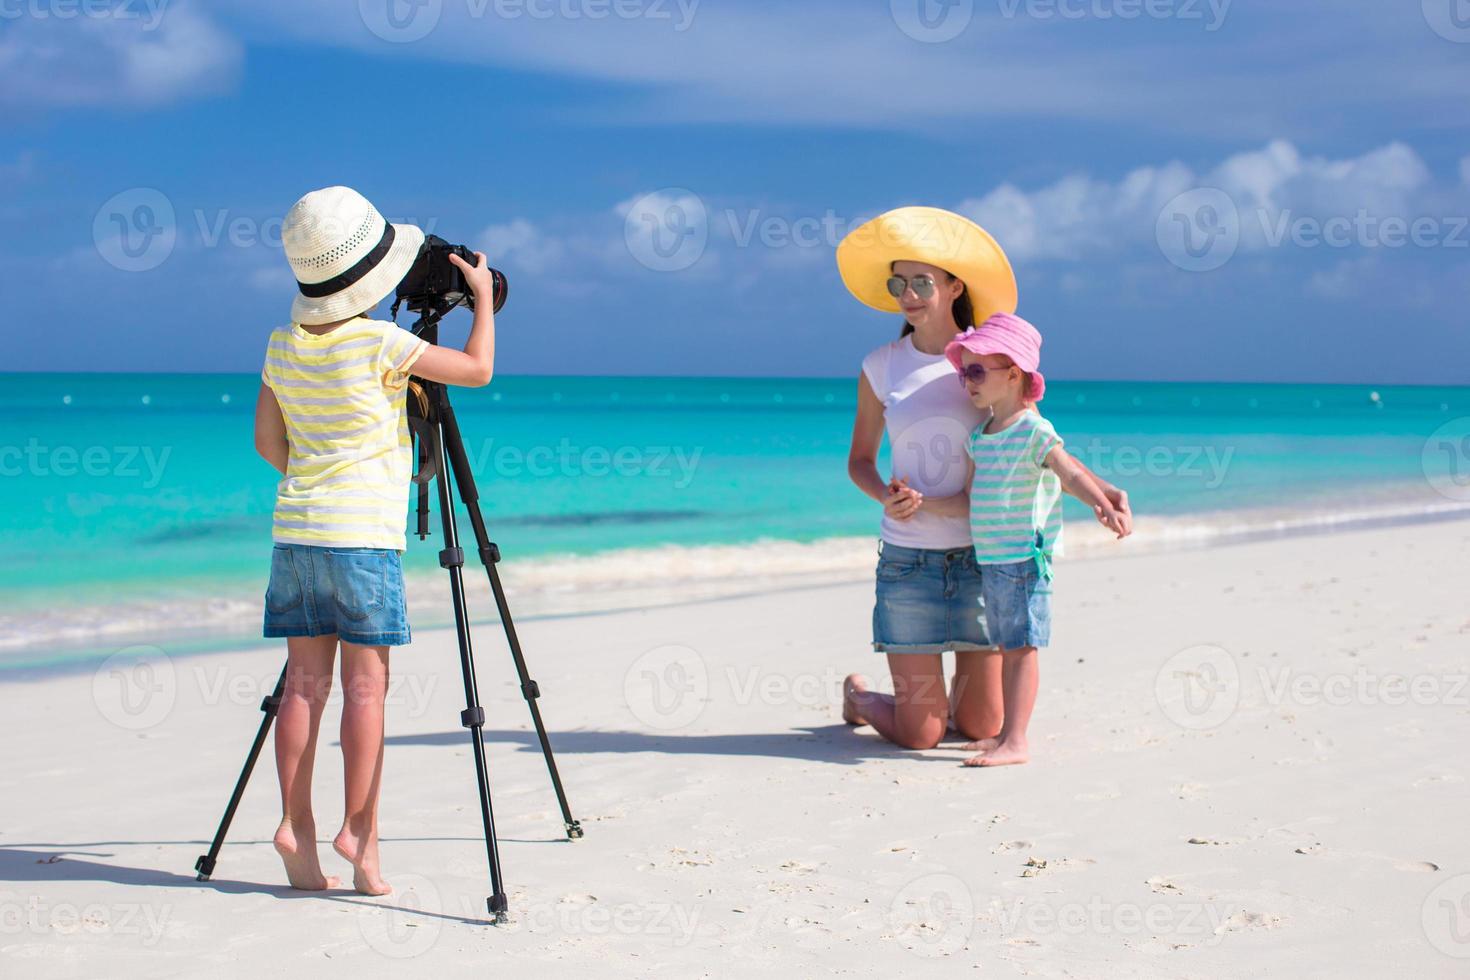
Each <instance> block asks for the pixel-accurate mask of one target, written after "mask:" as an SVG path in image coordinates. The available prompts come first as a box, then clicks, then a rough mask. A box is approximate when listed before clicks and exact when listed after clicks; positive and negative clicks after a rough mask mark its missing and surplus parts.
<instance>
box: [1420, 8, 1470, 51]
mask: <svg viewBox="0 0 1470 980" xmlns="http://www.w3.org/2000/svg"><path fill="white" fill-rule="evenodd" d="M1423 6H1424V20H1425V21H1426V22H1427V23H1428V24H1429V27H1430V29H1431V30H1433V31H1434V33H1436V34H1438V35H1439V36H1440V37H1442V38H1444V39H1445V40H1446V41H1454V42H1455V43H1456V44H1470V0H1424V2H1423Z"/></svg>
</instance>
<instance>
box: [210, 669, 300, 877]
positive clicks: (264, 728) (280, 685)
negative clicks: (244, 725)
mask: <svg viewBox="0 0 1470 980" xmlns="http://www.w3.org/2000/svg"><path fill="white" fill-rule="evenodd" d="M285 691H286V668H285V667H282V668H281V676H280V678H279V679H278V680H277V681H276V689H275V691H274V692H272V693H271V695H270V696H269V697H267V698H266V699H265V700H264V701H262V702H261V703H260V710H261V711H264V712H265V717H264V718H262V719H261V720H260V730H259V731H257V732H256V733H255V744H253V745H251V746H250V754H249V755H247V756H246V757H245V768H244V769H243V770H241V771H240V779H239V780H238V781H237V782H236V783H235V792H234V794H233V795H231V796H230V805H229V806H227V807H225V816H224V819H223V820H221V821H220V822H219V830H217V831H215V834H214V842H213V843H211V844H210V845H209V853H208V854H201V855H199V860H197V861H195V862H194V870H195V871H198V872H199V878H198V880H199V881H208V880H209V876H210V875H212V874H214V863H215V860H216V859H217V858H218V857H219V849H220V848H221V847H223V846H224V843H225V834H227V833H229V830H230V822H231V821H232V820H234V819H235V809H236V808H237V807H239V805H240V798H241V797H242V796H244V795H245V784H246V783H248V782H249V781H250V773H251V771H252V770H253V769H254V768H255V760H256V759H258V758H260V750H261V747H262V746H264V745H265V737H266V735H267V734H268V733H269V732H270V730H271V722H273V721H275V719H276V712H277V711H278V710H279V709H280V707H281V696H282V695H283V694H284V693H285Z"/></svg>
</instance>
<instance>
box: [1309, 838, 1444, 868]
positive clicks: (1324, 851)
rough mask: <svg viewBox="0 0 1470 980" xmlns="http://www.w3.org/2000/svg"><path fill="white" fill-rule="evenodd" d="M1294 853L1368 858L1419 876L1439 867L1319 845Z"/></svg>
mask: <svg viewBox="0 0 1470 980" xmlns="http://www.w3.org/2000/svg"><path fill="white" fill-rule="evenodd" d="M1296 853H1298V854H1305V855H1307V856H1309V857H1321V858H1326V859H1328V860H1333V861H1341V860H1344V859H1347V858H1351V859H1353V860H1361V859H1363V858H1368V859H1369V860H1371V861H1386V862H1388V863H1389V864H1391V865H1393V869H1394V870H1395V871H1409V872H1414V873H1419V874H1427V873H1429V872H1431V871H1438V870H1439V865H1437V864H1435V863H1434V862H1433V861H1415V860H1413V859H1411V858H1396V857H1392V856H1391V855H1388V854H1376V853H1374V852H1372V851H1336V850H1333V849H1332V848H1330V847H1324V846H1323V845H1321V844H1303V845H1302V846H1301V847H1298V848H1297V849H1296Z"/></svg>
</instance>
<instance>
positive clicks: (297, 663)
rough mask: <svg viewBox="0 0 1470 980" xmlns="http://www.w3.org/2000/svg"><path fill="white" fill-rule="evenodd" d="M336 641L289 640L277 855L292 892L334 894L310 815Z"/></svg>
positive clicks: (280, 721)
mask: <svg viewBox="0 0 1470 980" xmlns="http://www.w3.org/2000/svg"><path fill="white" fill-rule="evenodd" d="M336 653H337V637H336V635H335V634H334V635H330V636H293V637H290V638H288V639H287V640H286V687H285V690H284V691H283V692H282V695H281V706H280V709H279V710H278V711H277V713H276V772H277V774H278V775H279V776H280V779H281V826H280V828H279V829H277V830H276V837H275V846H276V851H277V852H278V853H279V854H280V855H281V860H282V861H284V862H285V864H286V878H287V880H288V881H290V882H291V887H292V888H304V889H309V890H313V891H316V890H320V889H323V888H335V887H336V886H337V884H338V882H337V879H336V878H328V877H327V876H325V875H323V874H322V866H321V864H320V863H319V862H318V861H317V856H316V818H315V817H314V816H313V815H312V811H311V771H312V763H313V761H314V760H315V758H316V736H317V731H318V729H319V728H320V727H321V722H322V709H323V708H325V707H326V704H327V695H328V694H330V693H331V691H332V660H333V658H334V657H335V656H336Z"/></svg>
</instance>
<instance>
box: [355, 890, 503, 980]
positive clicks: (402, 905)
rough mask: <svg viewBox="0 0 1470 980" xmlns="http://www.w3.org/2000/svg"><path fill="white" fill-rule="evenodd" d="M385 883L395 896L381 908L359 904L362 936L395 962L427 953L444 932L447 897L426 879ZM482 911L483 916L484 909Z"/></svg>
mask: <svg viewBox="0 0 1470 980" xmlns="http://www.w3.org/2000/svg"><path fill="white" fill-rule="evenodd" d="M384 880H386V881H387V882H388V884H389V885H391V886H392V887H393V892H392V894H391V895H389V896H388V897H387V898H386V899H384V900H382V903H381V904H373V903H368V902H362V903H359V904H358V909H357V929H358V932H360V933H361V934H362V938H363V939H364V940H366V941H367V944H368V946H370V947H371V948H372V949H374V950H376V951H377V952H379V953H381V954H383V955H384V956H387V957H390V958H392V959H395V960H403V959H411V958H412V957H415V956H420V955H422V954H424V953H427V952H428V951H429V950H430V949H433V948H434V944H435V943H437V942H438V941H439V934H440V933H441V932H442V931H443V930H444V920H445V916H444V896H443V895H441V894H440V893H439V889H438V887H437V886H436V885H435V884H434V883H433V882H432V881H430V880H429V879H428V878H425V877H424V876H423V875H416V874H394V875H386V876H384ZM478 911H479V914H480V915H483V914H484V907H483V906H481V907H480V909H479V910H478Z"/></svg>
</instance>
